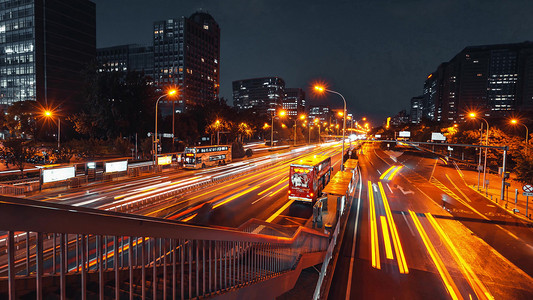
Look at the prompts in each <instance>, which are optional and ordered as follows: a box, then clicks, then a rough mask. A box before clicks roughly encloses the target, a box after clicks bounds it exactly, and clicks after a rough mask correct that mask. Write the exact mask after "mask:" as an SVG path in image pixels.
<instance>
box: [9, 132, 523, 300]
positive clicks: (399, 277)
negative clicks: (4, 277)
mask: <svg viewBox="0 0 533 300" xmlns="http://www.w3.org/2000/svg"><path fill="white" fill-rule="evenodd" d="M379 146H380V145H379V144H378V143H371V142H369V143H366V144H364V145H363V147H362V149H361V150H360V153H359V165H360V171H361V178H362V181H361V182H360V189H359V190H358V191H357V192H356V195H359V196H357V197H356V198H355V199H354V201H353V204H352V206H351V208H350V217H349V219H348V223H347V227H346V230H345V232H344V233H343V237H342V244H341V246H340V252H339V256H338V259H337V261H336V265H335V273H334V275H333V278H332V281H331V288H330V293H329V299H383V298H385V299H388V298H395V299H426V298H430V297H431V298H438V299H450V298H451V299H491V298H496V299H530V298H532V297H533V279H532V276H533V259H531V258H532V257H533V228H532V225H531V223H528V222H526V221H521V220H519V219H516V218H515V217H514V216H512V215H510V214H509V213H507V212H506V211H505V210H503V209H501V208H499V207H498V206H496V205H494V204H493V203H491V202H490V201H489V200H488V199H486V198H484V197H482V196H481V195H480V194H479V193H477V192H476V191H474V190H473V189H472V188H471V187H469V186H468V185H467V184H466V183H465V180H464V178H463V176H464V175H463V173H462V172H461V171H460V170H459V169H458V168H457V167H456V166H455V165H454V164H453V163H451V162H448V161H447V160H445V159H443V158H441V157H435V155H433V154H430V153H424V152H422V151H419V150H417V149H413V148H408V147H405V148H397V149H396V151H383V150H381V149H380V147H379ZM340 147H341V145H340V144H339V143H330V144H323V145H320V146H312V147H301V148H296V149H292V150H280V151H279V152H274V153H268V154H265V155H262V156H259V157H256V158H253V159H247V160H243V161H239V162H234V163H232V164H229V165H227V166H222V167H216V168H211V169H203V170H180V171H171V172H165V173H161V174H158V175H155V176H149V177H144V178H131V179H129V180H125V181H119V182H108V183H101V184H96V185H92V186H86V187H83V188H78V189H73V190H69V191H63V192H60V193H59V194H58V192H57V191H49V192H46V193H40V194H37V195H34V196H32V197H31V199H34V200H40V201H51V202H57V203H62V204H69V205H73V206H78V207H90V208H99V209H111V210H114V209H115V208H116V207H123V206H125V207H128V205H129V204H132V203H140V202H139V201H141V200H142V199H146V198H147V197H153V196H158V197H159V198H158V201H157V202H154V203H151V204H145V205H141V206H138V207H137V206H135V208H132V211H131V212H133V213H135V214H141V215H144V216H149V217H159V218H167V219H172V220H178V221H182V222H188V223H192V224H198V225H205V226H220V227H238V226H240V225H242V224H244V223H245V222H247V221H248V220H250V219H252V218H255V219H259V220H262V221H265V222H269V223H275V224H282V225H284V226H287V227H289V228H290V227H292V228H296V227H297V226H300V225H302V224H304V223H305V222H306V221H308V219H309V217H310V216H311V215H312V207H311V205H309V204H304V203H295V202H293V201H288V200H287V191H288V171H289V165H290V164H291V163H292V162H294V161H296V160H298V159H300V158H301V157H303V156H305V155H314V154H317V155H318V154H322V155H331V156H332V165H333V167H334V172H335V171H337V170H339V167H340ZM220 178H224V179H223V180H219V179H220ZM205 182H209V183H208V184H203V185H200V183H205ZM186 187H193V188H188V189H184V188H186ZM176 190H180V191H181V190H183V193H181V192H180V193H178V194H175V193H172V191H176ZM0 238H1V237H0ZM0 242H1V240H0ZM309 289H314V287H309Z"/></svg>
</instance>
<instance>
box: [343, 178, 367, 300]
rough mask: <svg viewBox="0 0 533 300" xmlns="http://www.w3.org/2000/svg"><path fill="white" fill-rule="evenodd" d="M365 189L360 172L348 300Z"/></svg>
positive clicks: (348, 291) (347, 291) (347, 290)
mask: <svg viewBox="0 0 533 300" xmlns="http://www.w3.org/2000/svg"><path fill="white" fill-rule="evenodd" d="M362 191H363V177H362V176H361V172H359V199H358V200H357V215H356V216H355V226H354V231H353V238H352V240H353V244H352V254H351V255H350V269H349V271H348V286H347V287H346V298H345V299H346V300H348V299H350V292H351V290H352V274H353V263H354V257H355V242H356V235H357V231H358V228H359V215H360V213H359V211H360V208H361V192H362Z"/></svg>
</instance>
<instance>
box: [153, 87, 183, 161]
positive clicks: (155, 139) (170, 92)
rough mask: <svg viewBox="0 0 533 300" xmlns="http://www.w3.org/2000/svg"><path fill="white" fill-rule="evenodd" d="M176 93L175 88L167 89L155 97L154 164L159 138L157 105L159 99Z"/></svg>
mask: <svg viewBox="0 0 533 300" xmlns="http://www.w3.org/2000/svg"><path fill="white" fill-rule="evenodd" d="M177 93H178V91H177V90H174V89H172V90H169V91H168V92H166V93H165V94H163V95H161V96H160V97H159V98H157V101H156V102H155V131H154V166H155V165H157V149H158V143H159V139H158V138H157V105H158V104H159V100H161V99H163V98H165V97H167V96H174V95H176V94H177ZM172 115H174V112H172Z"/></svg>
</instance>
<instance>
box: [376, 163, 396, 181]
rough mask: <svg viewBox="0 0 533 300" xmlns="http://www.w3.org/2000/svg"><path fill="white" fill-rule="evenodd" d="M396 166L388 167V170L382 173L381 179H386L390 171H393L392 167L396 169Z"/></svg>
mask: <svg viewBox="0 0 533 300" xmlns="http://www.w3.org/2000/svg"><path fill="white" fill-rule="evenodd" d="M394 168H395V166H391V167H390V168H388V169H387V171H385V173H383V174H381V176H379V179H381V180H383V179H385V176H387V174H389V173H390V171H392V169H394Z"/></svg>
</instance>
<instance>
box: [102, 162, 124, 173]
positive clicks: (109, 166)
mask: <svg viewBox="0 0 533 300" xmlns="http://www.w3.org/2000/svg"><path fill="white" fill-rule="evenodd" d="M127 170H128V161H127V160H121V161H113V162H106V163H105V167H104V172H106V173H111V172H125V171H127Z"/></svg>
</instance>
